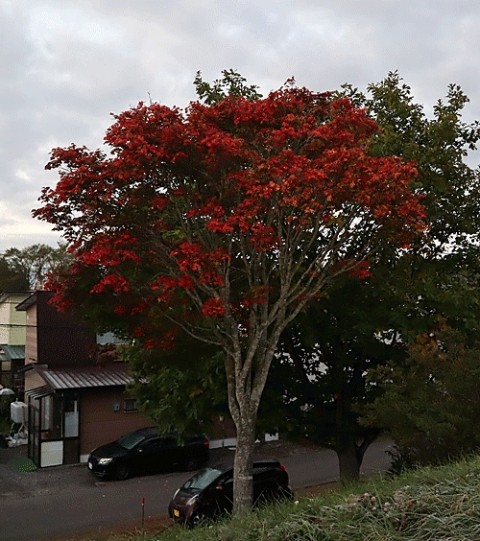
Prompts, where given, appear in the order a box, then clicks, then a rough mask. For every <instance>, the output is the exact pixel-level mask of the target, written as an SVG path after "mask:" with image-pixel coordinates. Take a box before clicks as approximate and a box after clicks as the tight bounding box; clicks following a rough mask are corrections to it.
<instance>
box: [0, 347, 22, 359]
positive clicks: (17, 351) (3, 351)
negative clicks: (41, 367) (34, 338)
mask: <svg viewBox="0 0 480 541" xmlns="http://www.w3.org/2000/svg"><path fill="white" fill-rule="evenodd" d="M0 359H1V360H2V361H18V360H20V359H25V346H10V345H8V344H0Z"/></svg>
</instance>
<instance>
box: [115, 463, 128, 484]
mask: <svg viewBox="0 0 480 541" xmlns="http://www.w3.org/2000/svg"><path fill="white" fill-rule="evenodd" d="M129 475H130V472H129V470H128V466H127V465H126V464H120V465H118V466H117V467H116V469H115V474H114V477H115V479H116V480H117V481H124V480H125V479H128V477H129Z"/></svg>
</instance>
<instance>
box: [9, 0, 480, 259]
mask: <svg viewBox="0 0 480 541" xmlns="http://www.w3.org/2000/svg"><path fill="white" fill-rule="evenodd" d="M479 27H480V4H479V3H478V0H435V1H432V0H406V1H405V2H398V1H397V0H336V1H335V2H332V1H331V0H264V1H263V2H258V1H255V0H232V1H230V2H225V1H224V0H204V1H202V2H196V1H193V0H176V1H175V2H167V1H165V0H164V1H162V0H136V1H135V2H131V1H129V0H115V2H113V1H112V0H82V2H78V1H75V0H62V2H58V0H2V2H1V3H0V76H1V79H0V81H1V82H0V187H1V192H0V251H1V250H3V249H5V248H7V247H10V246H25V245H28V244H32V243H33V242H40V241H44V240H45V241H47V242H50V243H55V241H56V239H57V236H56V235H54V234H50V233H49V228H48V226H46V225H45V224H41V223H39V222H37V221H35V220H33V219H32V218H31V217H30V211H31V209H32V208H33V207H34V206H36V200H37V198H38V196H39V194H40V190H41V188H42V186H44V185H52V184H54V183H55V181H56V178H55V176H54V175H52V174H51V173H47V172H45V171H44V165H45V163H46V162H47V161H48V156H49V152H50V150H51V148H52V147H54V146H66V145H69V144H70V143H71V142H76V143H78V144H85V145H87V146H89V147H91V148H95V147H97V146H99V145H101V143H102V138H103V134H104V132H105V129H106V128H107V127H108V126H109V124H110V123H111V117H110V116H109V115H110V113H111V112H114V113H118V112H120V111H122V110H124V109H127V108H129V107H132V106H134V105H135V104H136V103H137V102H138V101H139V100H148V99H149V96H151V97H152V99H154V100H157V101H161V102H162V103H166V104H168V105H174V104H175V105H179V106H181V107H183V106H186V105H187V104H188V102H189V101H190V100H192V99H194V97H195V96H194V88H193V85H192V81H193V78H194V76H195V73H196V71H197V70H201V71H202V74H203V76H204V78H205V79H206V80H213V79H215V78H217V77H218V76H219V75H220V72H221V70H222V69H224V68H234V69H237V70H239V71H240V72H241V73H242V75H244V76H245V77H247V79H248V81H249V82H250V83H255V84H258V85H259V86H260V88H261V91H262V92H263V93H267V92H268V91H269V90H271V89H274V88H278V87H279V86H280V85H282V84H283V83H284V82H285V81H286V79H288V78H289V77H292V76H294V77H295V78H296V80H297V82H298V84H301V85H306V86H308V87H310V88H313V89H316V90H319V91H321V90H327V89H334V88H338V87H339V85H341V84H342V83H344V82H351V83H352V84H354V85H356V86H358V87H360V88H365V86H366V85H367V84H368V83H370V82H375V81H379V80H381V79H382V78H383V77H385V75H386V74H387V73H388V72H389V71H392V70H396V69H398V70H399V72H400V74H401V75H402V77H403V78H404V80H405V82H406V83H408V84H410V85H411V87H412V89H413V92H414V94H415V96H416V98H417V99H418V100H419V101H421V102H423V103H424V104H425V106H426V107H427V108H428V109H430V108H431V106H432V105H433V103H434V102H435V101H436V100H437V99H438V98H440V97H442V96H443V95H444V94H445V92H446V90H447V85H448V84H449V83H452V82H455V83H459V84H460V85H461V86H462V87H463V88H464V90H465V91H466V93H467V94H468V95H469V96H470V97H471V99H472V102H471V104H470V105H469V107H468V109H467V111H466V114H465V118H466V120H473V119H476V118H480V98H478V96H480V78H479V77H478V72H479V69H480V60H479V59H478V56H477V54H476V52H477V51H478V50H479V49H480V47H479V46H480V37H479V36H480V35H479V33H478V28H479Z"/></svg>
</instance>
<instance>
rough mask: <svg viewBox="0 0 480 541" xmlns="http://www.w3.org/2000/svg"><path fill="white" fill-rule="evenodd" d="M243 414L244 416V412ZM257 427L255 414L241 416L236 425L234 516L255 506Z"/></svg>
mask: <svg viewBox="0 0 480 541" xmlns="http://www.w3.org/2000/svg"><path fill="white" fill-rule="evenodd" d="M242 413H243V414H244V412H242ZM255 425H256V415H255V414H254V413H252V414H251V415H250V416H244V415H242V414H241V416H240V419H239V422H238V424H237V423H236V429H237V448H236V451H235V459H234V463H233V467H234V485H233V494H234V499H233V512H234V514H238V513H244V512H247V511H249V510H250V509H251V508H252V504H253V483H252V463H253V451H254V446H255Z"/></svg>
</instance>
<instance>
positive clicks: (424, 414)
mask: <svg viewBox="0 0 480 541" xmlns="http://www.w3.org/2000/svg"><path fill="white" fill-rule="evenodd" d="M477 336H478V335H477ZM479 351H480V343H479V342H478V339H477V337H475V338H474V339H473V340H472V339H471V337H465V336H463V335H462V333H460V332H458V331H454V330H452V329H449V328H447V327H442V326H439V329H438V332H437V333H436V334H435V335H432V334H423V335H419V336H418V337H417V340H416V341H415V342H414V343H412V344H411V345H410V347H409V356H408V358H407V360H406V361H405V362H404V363H402V364H400V365H399V364H388V365H386V366H384V367H382V368H381V369H379V370H378V371H373V372H372V374H371V375H370V377H371V378H372V379H373V380H374V381H376V382H378V381H382V382H383V383H382V388H383V391H384V392H383V394H382V395H381V396H380V397H378V398H377V400H376V401H375V402H374V404H372V405H371V406H370V407H369V408H366V410H365V412H364V418H363V422H364V423H365V424H366V425H368V424H375V425H376V426H384V427H387V428H388V430H389V432H390V434H391V436H392V437H393V439H394V440H395V442H396V445H397V453H398V455H397V457H396V458H397V460H398V461H399V462H398V464H396V465H397V467H404V466H409V467H411V466H418V465H426V464H440V463H443V462H446V461H448V460H451V459H455V458H458V457H459V456H462V455H464V454H467V453H471V452H477V451H478V449H479V448H480V436H479V433H478V430H477V429H476V427H477V422H478V418H479V415H480V402H479V400H478V397H479V396H480V363H479V362H478V356H479Z"/></svg>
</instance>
